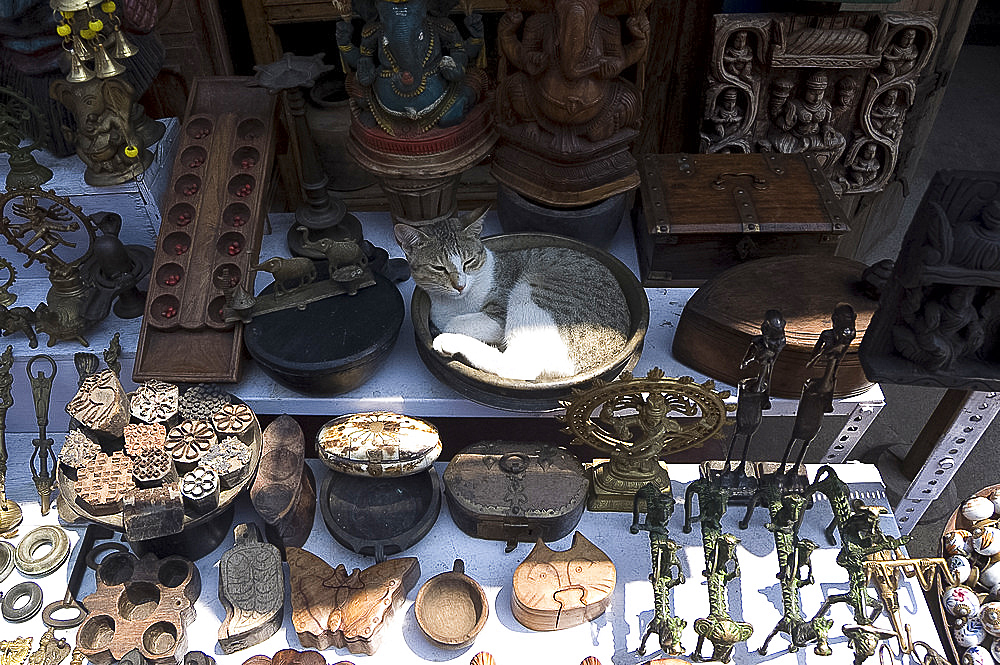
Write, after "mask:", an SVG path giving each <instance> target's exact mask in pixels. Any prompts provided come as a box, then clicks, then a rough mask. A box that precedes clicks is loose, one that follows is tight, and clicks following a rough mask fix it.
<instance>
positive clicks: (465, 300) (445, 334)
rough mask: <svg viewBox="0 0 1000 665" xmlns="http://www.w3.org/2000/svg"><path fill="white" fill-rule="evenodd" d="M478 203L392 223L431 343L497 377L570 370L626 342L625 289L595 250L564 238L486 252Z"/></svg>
mask: <svg viewBox="0 0 1000 665" xmlns="http://www.w3.org/2000/svg"><path fill="white" fill-rule="evenodd" d="M485 216H486V209H485V208H482V209H480V210H477V211H475V212H472V213H470V214H468V215H460V216H459V217H450V218H447V219H445V220H442V221H438V222H435V223H433V224H430V225H427V226H421V227H415V226H409V225H407V224H396V225H395V227H394V231H395V235H396V241H397V242H398V243H399V246H400V247H401V248H402V249H403V253H404V254H405V255H406V258H407V260H408V261H409V263H410V271H411V273H412V275H413V281H414V282H415V283H416V285H417V286H419V287H420V288H421V289H423V290H424V291H425V292H426V293H427V296H428V297H429V298H430V302H431V308H430V320H431V324H432V325H433V326H434V327H435V328H437V330H438V331H439V332H438V334H437V335H436V336H435V337H434V340H433V342H432V346H433V348H434V350H435V351H436V352H438V353H440V354H441V355H443V356H447V357H454V356H460V357H461V358H462V359H464V361H465V362H466V363H467V364H469V365H471V366H472V367H475V368H477V369H480V370H483V371H485V372H490V373H492V374H496V375H498V376H501V377H503V378H506V379H515V380H525V381H537V380H551V379H559V378H565V377H571V376H575V375H577V374H580V373H581V372H585V371H588V370H590V369H592V368H594V367H598V366H601V365H604V364H606V363H607V362H609V361H610V360H612V359H613V358H614V357H615V356H616V355H618V353H619V352H620V351H621V350H622V349H623V348H624V347H625V344H626V341H627V340H628V337H629V328H630V318H629V311H628V306H627V304H626V301H625V294H624V293H623V292H622V290H621V286H620V285H619V283H618V280H617V279H615V277H614V275H613V274H612V273H611V271H610V270H609V269H608V268H607V267H606V266H605V265H603V264H602V263H601V262H599V261H597V260H596V259H594V258H592V257H590V256H588V255H587V254H584V253H582V252H578V251H576V250H573V249H569V248H566V247H555V246H552V247H537V248H528V249H519V250H510V251H498V252H493V251H490V250H489V249H487V248H486V247H485V246H484V244H483V242H482V239H481V237H480V236H481V234H482V231H483V220H484V218H485Z"/></svg>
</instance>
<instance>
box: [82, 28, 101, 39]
mask: <svg viewBox="0 0 1000 665" xmlns="http://www.w3.org/2000/svg"><path fill="white" fill-rule="evenodd" d="M80 36H81V37H83V38H84V39H93V38H94V37H96V36H97V33H96V32H94V31H93V30H91V29H90V28H84V29H83V30H81V31H80Z"/></svg>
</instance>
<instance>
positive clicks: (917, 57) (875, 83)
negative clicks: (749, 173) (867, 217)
mask: <svg viewBox="0 0 1000 665" xmlns="http://www.w3.org/2000/svg"><path fill="white" fill-rule="evenodd" d="M714 29H715V40H714V46H713V51H712V58H711V61H710V67H709V74H708V81H707V86H706V92H705V105H704V108H703V111H702V126H701V151H702V152H779V153H803V152H805V153H811V154H814V155H815V156H816V157H817V159H818V160H819V162H820V164H821V165H822V168H823V170H824V172H825V173H826V174H827V176H828V177H829V178H830V181H831V183H833V184H834V186H835V187H837V188H838V189H839V190H840V191H843V192H848V193H852V194H855V193H865V192H877V191H881V189H882V188H883V187H884V186H885V185H886V183H887V182H888V181H889V179H890V178H891V177H892V173H893V170H894V168H895V166H896V161H897V159H898V157H899V145H900V139H901V138H902V135H903V125H904V122H905V120H906V113H907V111H908V110H909V108H910V107H911V106H912V105H913V103H914V101H915V99H914V98H915V94H916V82H917V79H918V78H919V76H920V72H921V71H922V70H923V68H924V66H925V65H926V64H927V62H928V60H929V59H930V56H931V53H932V52H933V50H934V45H935V42H936V40H937V29H936V27H935V20H934V16H933V14H931V13H925V12H911V13H905V12H894V13H893V12H889V13H882V14H876V13H867V12H840V13H837V14H832V15H829V16H806V15H798V14H794V15H793V14H718V15H716V16H715V26H714Z"/></svg>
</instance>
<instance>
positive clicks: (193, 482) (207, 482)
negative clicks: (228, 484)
mask: <svg viewBox="0 0 1000 665" xmlns="http://www.w3.org/2000/svg"><path fill="white" fill-rule="evenodd" d="M219 494H220V491H219V476H218V475H217V474H216V473H215V471H212V470H211V469H206V468H205V467H203V466H197V467H195V468H194V470H193V471H188V472H187V473H185V474H184V478H183V479H181V495H182V496H183V497H184V503H185V504H186V505H187V506H188V507H189V508H191V510H192V511H194V512H196V513H199V514H201V515H204V514H205V513H207V512H209V511H211V510H215V508H217V507H218V505H219Z"/></svg>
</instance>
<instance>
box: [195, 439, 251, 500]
mask: <svg viewBox="0 0 1000 665" xmlns="http://www.w3.org/2000/svg"><path fill="white" fill-rule="evenodd" d="M252 455H253V453H252V451H251V449H250V446H249V445H247V444H245V443H243V442H242V441H240V440H239V439H237V438H236V437H235V436H227V437H224V438H223V439H221V440H219V441H218V442H217V443H215V444H214V445H212V446H211V447H210V448H209V449H208V450H207V451H206V452H205V454H204V455H202V456H201V461H200V462H198V465H199V466H203V467H205V468H207V469H211V470H212V471H214V472H215V473H217V474H218V475H219V483H220V484H221V485H222V489H229V488H230V487H232V486H233V485H235V484H236V483H238V482H240V480H242V479H243V478H244V477H245V476H246V474H247V472H248V471H249V469H248V468H247V465H248V464H249V463H250V459H251V457H252Z"/></svg>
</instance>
